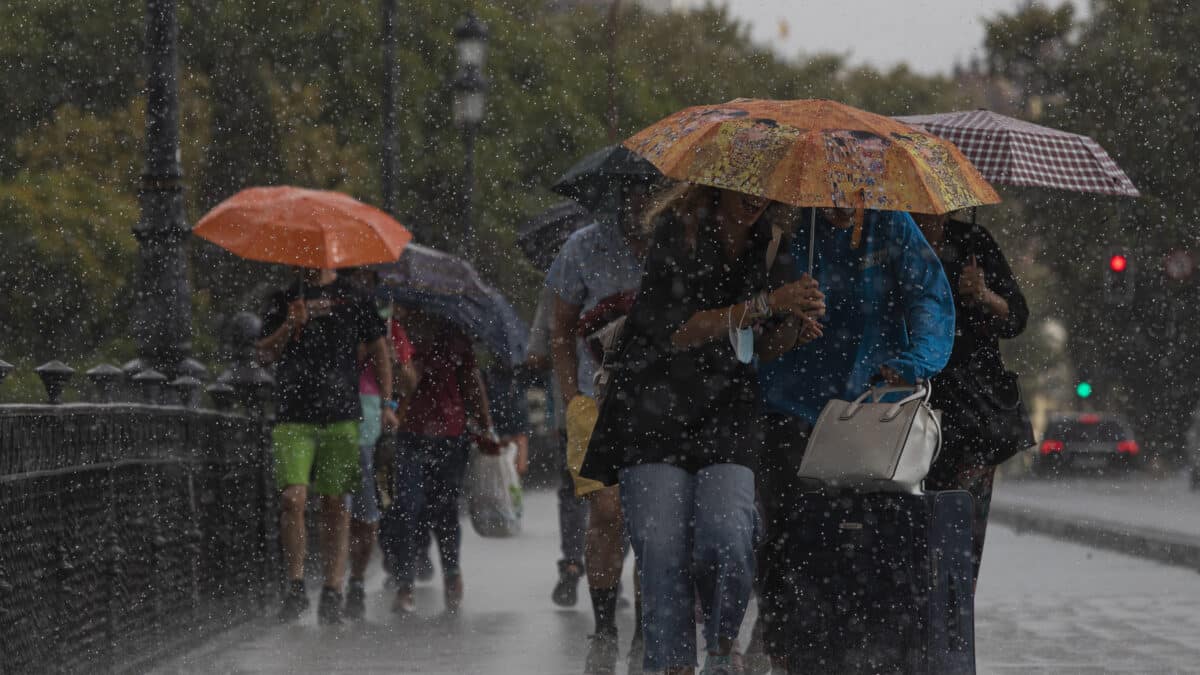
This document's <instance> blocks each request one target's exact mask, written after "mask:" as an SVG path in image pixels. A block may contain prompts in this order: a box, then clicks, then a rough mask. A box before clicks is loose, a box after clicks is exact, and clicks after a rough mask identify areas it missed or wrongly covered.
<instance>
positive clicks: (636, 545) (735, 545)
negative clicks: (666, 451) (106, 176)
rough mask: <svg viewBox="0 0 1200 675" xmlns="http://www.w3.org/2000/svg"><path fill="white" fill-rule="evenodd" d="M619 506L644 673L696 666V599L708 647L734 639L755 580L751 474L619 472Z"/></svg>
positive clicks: (727, 469)
mask: <svg viewBox="0 0 1200 675" xmlns="http://www.w3.org/2000/svg"><path fill="white" fill-rule="evenodd" d="M620 479H621V508H622V509H623V510H624V512H625V524H626V527H627V528H628V530H629V538H630V541H631V543H632V544H633V552H634V555H636V556H637V562H638V574H639V575H640V579H641V582H642V632H643V635H644V637H645V644H646V658H645V661H644V662H643V667H644V668H645V669H646V670H649V671H660V670H665V669H667V668H685V667H688V666H695V665H696V625H695V624H696V619H695V602H696V599H697V597H698V598H699V600H700V609H701V610H702V612H703V614H704V639H705V641H706V643H707V646H708V650H709V651H713V652H715V651H717V650H718V648H719V644H720V640H722V639H728V640H732V639H734V638H736V637H737V635H738V630H739V629H740V628H741V625H742V619H743V618H744V617H745V615H746V605H747V603H749V601H750V592H751V589H752V587H753V582H754V528H755V523H756V520H757V512H756V511H755V507H754V472H753V471H751V470H750V469H748V468H746V467H744V466H741V465H737V464H715V465H712V466H709V467H706V468H704V469H701V470H700V471H698V472H697V473H695V474H692V473H689V472H687V471H685V470H683V469H680V468H678V467H675V466H672V465H670V464H642V465H638V466H632V467H628V468H625V469H622V470H621V474H620Z"/></svg>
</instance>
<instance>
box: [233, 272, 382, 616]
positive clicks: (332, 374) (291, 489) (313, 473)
mask: <svg viewBox="0 0 1200 675" xmlns="http://www.w3.org/2000/svg"><path fill="white" fill-rule="evenodd" d="M301 276H302V279H301V280H300V281H297V282H296V283H294V284H292V285H291V286H289V287H288V288H286V289H284V290H281V291H277V292H275V293H273V294H272V295H271V296H270V298H269V299H268V301H267V304H266V308H265V311H264V312H263V331H262V337H261V339H260V340H259V341H258V343H257V347H258V356H259V360H260V361H261V362H262V363H263V364H264V365H266V364H274V365H275V383H276V391H275V403H276V413H275V415H276V424H275V427H274V429H273V430H272V432H271V439H272V447H273V450H274V454H275V482H276V484H277V485H278V486H279V489H280V490H281V491H282V497H281V500H280V535H281V539H282V547H283V554H284V562H285V565H286V567H287V570H286V572H287V579H288V583H289V586H288V590H287V591H286V592H285V594H284V597H283V602H282V604H281V606H280V609H279V615H278V616H279V619H280V621H283V622H289V623H290V622H292V621H295V620H296V619H298V618H299V617H300V616H301V615H302V614H303V613H304V611H305V610H306V609H307V608H308V604H309V601H308V595H307V593H306V591H305V588H304V557H305V554H306V553H307V544H306V538H307V530H306V528H305V522H304V519H305V504H306V502H307V499H308V486H309V482H310V479H311V482H312V483H313V488H314V489H315V490H316V492H317V494H319V495H321V527H320V536H321V558H322V562H323V566H324V570H323V572H324V587H323V589H322V591H321V597H320V603H319V605H318V607H317V616H318V618H319V620H320V622H321V623H322V624H337V623H341V621H342V592H341V591H342V580H343V578H344V577H345V573H346V557H347V537H346V534H347V527H348V524H347V517H346V516H347V511H346V503H345V497H346V495H348V494H349V493H351V492H353V491H354V490H356V489H357V488H358V486H359V482H360V476H359V461H358V457H359V449H358V420H359V419H360V418H361V416H362V405H361V402H360V400H359V397H358V382H359V366H358V363H359V350H360V347H362V346H364V345H365V348H366V353H367V355H368V356H369V358H370V359H371V360H372V362H373V363H374V364H375V373H376V384H377V386H378V388H379V391H380V394H381V396H384V397H386V398H388V399H390V398H391V396H392V369H391V361H390V359H389V355H388V348H387V342H386V340H385V339H384V333H385V326H384V323H383V320H382V319H380V318H379V315H378V314H377V312H376V310H375V305H374V303H373V302H372V301H371V299H370V298H369V297H368V296H367V294H366V293H365V292H363V291H362V289H361V288H359V287H358V286H356V285H355V284H353V283H352V282H350V280H349V279H348V278H343V277H339V276H338V273H337V272H336V271H334V270H316V269H309V270H304V271H302V272H301ZM381 421H382V425H383V426H384V427H385V428H388V429H391V428H395V426H396V423H397V420H396V415H395V413H394V412H393V411H391V410H384V411H383V412H382V413H381Z"/></svg>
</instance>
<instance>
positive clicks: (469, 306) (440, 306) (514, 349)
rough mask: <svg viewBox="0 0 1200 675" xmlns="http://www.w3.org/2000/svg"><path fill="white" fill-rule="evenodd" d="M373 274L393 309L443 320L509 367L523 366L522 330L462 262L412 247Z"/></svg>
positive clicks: (497, 294) (511, 313)
mask: <svg viewBox="0 0 1200 675" xmlns="http://www.w3.org/2000/svg"><path fill="white" fill-rule="evenodd" d="M375 269H377V270H378V271H379V273H380V277H381V281H382V286H381V290H380V292H381V293H384V294H386V295H387V296H389V297H391V298H392V300H394V301H395V302H396V303H397V304H399V305H402V306H404V307H408V308H411V309H417V310H421V311H423V312H427V313H429V314H433V315H436V316H439V317H441V318H443V319H446V320H447V321H449V322H451V323H453V324H455V325H456V326H458V327H459V328H461V329H462V330H463V331H465V332H466V333H467V334H468V335H469V336H471V338H473V339H474V340H476V341H478V342H479V343H481V344H483V346H484V347H486V348H487V349H488V350H489V351H491V352H492V353H493V354H495V355H496V356H497V357H498V358H500V359H502V360H503V361H504V362H505V363H507V364H509V365H518V364H520V363H522V362H524V360H525V338H526V335H527V334H528V329H527V327H526V326H525V324H524V322H522V321H521V319H520V317H518V316H517V313H516V311H515V310H514V309H513V307H512V305H510V304H509V302H508V301H507V300H505V299H504V296H503V295H501V294H500V292H499V291H497V290H496V289H494V288H492V287H491V286H488V285H487V284H486V283H484V281H483V279H481V278H480V277H479V273H478V272H476V271H475V268H474V267H471V265H470V263H468V262H467V261H465V260H463V259H461V258H457V257H455V256H452V255H450V254H449V253H443V252H441V251H438V250H435V249H432V248H428V247H425V246H420V245H417V244H412V245H410V246H408V247H407V248H406V249H405V250H404V253H403V254H402V255H401V256H400V259H399V260H397V261H396V262H393V263H388V264H385V265H378V266H376V267H375Z"/></svg>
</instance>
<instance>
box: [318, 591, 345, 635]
mask: <svg viewBox="0 0 1200 675" xmlns="http://www.w3.org/2000/svg"><path fill="white" fill-rule="evenodd" d="M317 621H318V622H320V624H321V625H322V626H336V625H338V624H340V623H341V622H342V594H341V593H338V592H337V591H335V590H333V589H332V588H322V589H321V601H320V602H318V603H317Z"/></svg>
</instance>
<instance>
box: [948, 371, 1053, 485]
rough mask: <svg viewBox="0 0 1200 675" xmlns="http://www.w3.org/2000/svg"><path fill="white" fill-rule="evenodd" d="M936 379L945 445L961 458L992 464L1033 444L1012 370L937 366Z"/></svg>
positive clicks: (1030, 428) (1015, 376)
mask: <svg viewBox="0 0 1200 675" xmlns="http://www.w3.org/2000/svg"><path fill="white" fill-rule="evenodd" d="M937 381H938V407H940V408H941V409H942V410H944V411H945V421H946V425H945V426H946V437H947V438H948V439H950V442H949V446H951V447H953V448H960V449H961V451H962V452H964V453H968V454H969V457H967V458H965V459H969V460H970V461H972V462H973V463H976V464H979V465H980V466H996V465H999V464H1002V463H1004V461H1005V460H1007V459H1008V458H1010V457H1012V456H1013V455H1015V454H1017V453H1018V452H1021V451H1023V450H1026V449H1028V448H1030V447H1033V445H1034V444H1035V442H1034V438H1033V425H1032V424H1031V423H1030V421H1029V413H1028V411H1027V410H1026V408H1025V401H1024V398H1023V397H1022V395H1021V387H1020V384H1019V383H1018V381H1017V374H1016V373H1014V372H1012V371H1010V370H1000V371H999V372H997V373H984V372H980V370H979V369H977V368H972V367H970V366H966V367H962V368H954V369H951V370H944V371H942V373H941V374H940V375H938V377H937Z"/></svg>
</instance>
